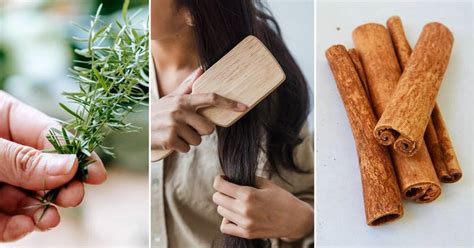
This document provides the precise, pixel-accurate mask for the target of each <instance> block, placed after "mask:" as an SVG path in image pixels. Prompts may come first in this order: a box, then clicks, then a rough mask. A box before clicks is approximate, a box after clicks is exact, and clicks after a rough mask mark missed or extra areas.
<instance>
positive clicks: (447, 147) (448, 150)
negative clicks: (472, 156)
mask: <svg viewBox="0 0 474 248" xmlns="http://www.w3.org/2000/svg"><path fill="white" fill-rule="evenodd" d="M431 119H432V120H433V126H434V128H435V130H436V133H437V134H438V140H439V144H440V147H441V151H442V152H443V158H444V163H445V164H446V168H447V170H448V174H449V176H450V177H451V178H447V179H446V180H445V181H444V182H447V183H453V182H457V181H459V179H461V177H462V170H461V167H460V166H459V162H458V158H457V156H456V152H455V151H454V146H453V143H452V142H451V138H450V137H449V133H448V128H447V127H446V123H445V122H444V119H443V116H442V115H441V111H440V109H439V107H438V105H436V106H435V107H434V109H433V112H432V113H431Z"/></svg>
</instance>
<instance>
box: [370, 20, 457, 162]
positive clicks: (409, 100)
mask: <svg viewBox="0 0 474 248" xmlns="http://www.w3.org/2000/svg"><path fill="white" fill-rule="evenodd" d="M452 45H453V35H452V34H451V31H449V29H448V28H447V27H445V26H444V25H443V24H440V23H436V22H433V23H429V24H426V25H425V26H424V28H423V31H422V32H421V35H420V38H419V39H418V42H417V44H416V46H415V49H414V50H413V53H412V55H411V56H410V59H409V60H408V64H407V65H406V68H405V70H404V72H403V74H402V76H401V78H400V80H399V82H398V84H397V89H396V91H395V92H394V94H393V96H392V97H391V100H390V103H389V104H388V106H387V108H386V110H385V111H384V113H383V114H382V116H381V118H380V119H379V122H378V123H377V125H376V127H375V130H374V135H375V136H376V138H377V139H378V140H379V142H380V143H384V142H382V141H383V138H384V137H383V136H382V134H384V133H386V132H390V133H391V134H392V135H393V136H394V137H397V138H396V140H395V141H394V143H393V145H394V149H395V150H396V151H398V152H400V153H402V154H405V155H407V156H413V155H414V154H415V153H416V152H417V151H418V150H419V148H420V146H421V144H422V142H423V136H424V133H425V130H426V126H427V125H428V121H429V119H430V114H431V111H432V110H433V107H434V105H435V100H436V96H437V94H438V91H439V87H440V85H441V81H442V80H443V76H444V72H445V71H446V68H447V66H448V62H449V57H450V55H451V50H452Z"/></svg>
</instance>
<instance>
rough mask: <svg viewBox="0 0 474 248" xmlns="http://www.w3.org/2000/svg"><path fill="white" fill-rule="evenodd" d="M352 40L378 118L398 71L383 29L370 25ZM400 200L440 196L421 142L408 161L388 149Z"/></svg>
mask: <svg viewBox="0 0 474 248" xmlns="http://www.w3.org/2000/svg"><path fill="white" fill-rule="evenodd" d="M352 38H353V41H354V44H355V46H356V49H357V50H358V51H359V54H360V57H361V60H362V65H363V67H364V69H365V74H366V76H367V85H368V88H369V91H370V94H371V97H372V104H373V106H374V110H375V114H376V116H377V117H380V116H381V115H382V114H383V113H384V111H386V107H387V106H388V105H389V103H390V99H391V98H392V96H393V93H394V92H395V89H396V86H397V83H398V80H399V79H400V75H401V70H400V66H399V64H398V60H397V56H396V54H395V50H394V48H393V45H392V41H391V39H390V34H389V33H388V31H387V29H385V27H384V26H383V25H380V24H375V23H369V24H364V25H361V26H359V27H357V28H356V29H355V30H354V31H353V33H352ZM391 155H392V158H393V162H394V168H395V171H396V172H397V175H398V183H399V186H400V190H401V192H402V196H403V197H404V198H406V199H410V200H413V201H415V202H420V203H426V202H431V201H433V200H435V199H436V198H438V197H439V195H440V194H441V186H440V184H439V181H438V178H437V176H436V172H435V170H434V168H433V164H432V162H431V159H430V155H429V154H428V150H427V149H426V146H425V144H424V142H422V143H421V149H420V151H418V152H417V154H415V155H413V156H411V157H407V156H404V155H402V154H400V153H398V152H395V151H393V149H391Z"/></svg>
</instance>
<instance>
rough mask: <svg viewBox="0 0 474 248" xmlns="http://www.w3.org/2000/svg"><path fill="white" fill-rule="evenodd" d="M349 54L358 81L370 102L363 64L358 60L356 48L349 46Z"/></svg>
mask: <svg viewBox="0 0 474 248" xmlns="http://www.w3.org/2000/svg"><path fill="white" fill-rule="evenodd" d="M348 53H349V56H351V60H352V63H353V64H354V67H355V69H356V70H357V74H358V75H359V79H360V82H361V83H362V86H363V87H364V90H365V94H366V95H367V99H369V103H371V102H372V100H371V99H370V93H369V87H368V86H367V77H366V76H365V71H364V66H363V65H362V62H361V61H360V57H359V52H357V50H356V49H354V48H350V49H349V50H348Z"/></svg>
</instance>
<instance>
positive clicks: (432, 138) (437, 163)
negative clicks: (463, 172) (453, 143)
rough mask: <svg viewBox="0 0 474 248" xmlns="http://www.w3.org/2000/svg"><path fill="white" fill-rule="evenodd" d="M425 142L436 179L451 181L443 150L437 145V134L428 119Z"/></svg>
mask: <svg viewBox="0 0 474 248" xmlns="http://www.w3.org/2000/svg"><path fill="white" fill-rule="evenodd" d="M425 143H426V146H427V147H428V152H429V153H430V157H431V161H432V162H433V166H434V168H435V171H436V174H437V175H438V179H439V180H440V181H441V182H447V181H452V180H453V179H452V177H451V176H450V175H449V173H448V169H447V168H446V164H445V163H444V157H443V152H442V151H441V146H440V145H439V140H438V134H436V130H435V127H434V125H433V122H432V121H431V120H430V122H428V126H427V127H426V131H425Z"/></svg>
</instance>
